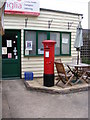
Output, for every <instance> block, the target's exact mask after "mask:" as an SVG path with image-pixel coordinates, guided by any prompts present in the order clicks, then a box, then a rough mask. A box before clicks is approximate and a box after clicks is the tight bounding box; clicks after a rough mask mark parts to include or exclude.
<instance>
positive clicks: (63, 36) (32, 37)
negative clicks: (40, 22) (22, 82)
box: [24, 30, 71, 56]
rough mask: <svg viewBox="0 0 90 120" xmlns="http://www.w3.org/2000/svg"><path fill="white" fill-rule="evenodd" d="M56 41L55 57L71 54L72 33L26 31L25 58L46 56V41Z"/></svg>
mask: <svg viewBox="0 0 90 120" xmlns="http://www.w3.org/2000/svg"><path fill="white" fill-rule="evenodd" d="M47 39H48V40H50V39H51V40H55V41H56V44H55V55H59V56H60V55H70V54H71V33H69V32H66V33H64V32H51V31H48V32H47V31H38V30H35V31H34V30H30V31H29V30H25V40H24V41H25V42H24V43H25V44H24V48H25V50H24V52H25V56H38V55H43V54H44V46H43V44H42V42H43V41H44V40H47Z"/></svg>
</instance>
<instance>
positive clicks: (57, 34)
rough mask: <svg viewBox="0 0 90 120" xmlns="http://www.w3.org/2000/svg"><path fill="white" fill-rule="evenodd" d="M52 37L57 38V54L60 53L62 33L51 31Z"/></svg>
mask: <svg viewBox="0 0 90 120" xmlns="http://www.w3.org/2000/svg"><path fill="white" fill-rule="evenodd" d="M50 39H51V40H55V41H56V44H55V55H60V33H56V32H50Z"/></svg>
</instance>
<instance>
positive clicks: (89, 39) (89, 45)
mask: <svg viewBox="0 0 90 120" xmlns="http://www.w3.org/2000/svg"><path fill="white" fill-rule="evenodd" d="M80 56H81V60H82V62H84V63H89V64H90V29H89V30H88V29H83V46H82V47H81V52H80Z"/></svg>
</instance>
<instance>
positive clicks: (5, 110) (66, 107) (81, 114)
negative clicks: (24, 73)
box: [0, 79, 88, 118]
mask: <svg viewBox="0 0 90 120" xmlns="http://www.w3.org/2000/svg"><path fill="white" fill-rule="evenodd" d="M0 84H1V83H0ZM49 89H50V88H49ZM2 118H88V90H86V91H81V92H75V93H70V92H69V94H50V93H45V92H41V91H37V90H36V89H34V90H30V89H27V87H26V86H25V84H24V81H23V80H22V79H20V80H3V81H2Z"/></svg>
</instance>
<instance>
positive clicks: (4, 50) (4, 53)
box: [2, 47, 7, 55]
mask: <svg viewBox="0 0 90 120" xmlns="http://www.w3.org/2000/svg"><path fill="white" fill-rule="evenodd" d="M6 54H7V47H2V55H6Z"/></svg>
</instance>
